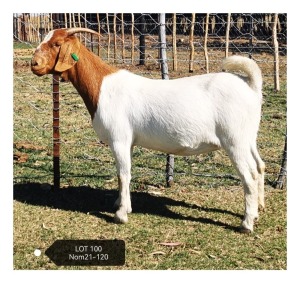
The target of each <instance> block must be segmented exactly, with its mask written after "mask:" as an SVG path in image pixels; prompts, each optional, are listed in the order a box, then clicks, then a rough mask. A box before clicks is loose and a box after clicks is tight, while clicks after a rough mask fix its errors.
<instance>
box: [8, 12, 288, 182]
mask: <svg viewBox="0 0 300 283" xmlns="http://www.w3.org/2000/svg"><path fill="white" fill-rule="evenodd" d="M13 17H14V21H13V23H14V27H13V28H14V99H15V103H14V113H15V114H14V124H15V125H16V126H15V130H14V142H15V149H16V151H17V152H18V154H19V155H20V156H19V155H18V154H17V155H16V156H15V160H16V161H17V162H18V160H20V158H21V155H22V148H24V147H25V148H26V146H27V147H28V148H29V149H27V150H29V151H30V150H31V151H34V152H36V151H39V148H43V150H40V151H43V152H46V154H45V156H42V157H41V156H40V155H39V154H37V155H36V156H37V160H34V161H33V162H32V163H30V164H31V165H30V166H27V167H30V168H29V170H27V171H26V174H23V173H22V169H18V170H19V171H18V172H16V173H17V174H15V176H18V177H17V180H23V179H26V180H34V179H38V178H40V177H41V176H46V177H45V178H44V182H46V181H47V178H48V179H49V181H50V180H52V179H51V169H50V168H49V166H50V165H49V162H48V161H49V158H50V157H51V154H50V152H51V150H52V96H51V94H52V86H51V84H52V78H51V77H49V76H48V77H42V78H40V79H37V78H36V77H34V76H33V75H32V74H31V72H30V68H29V65H30V63H29V62H30V59H31V56H32V53H33V50H34V48H35V47H36V46H37V45H38V44H39V43H40V42H41V41H42V40H43V38H44V37H45V35H46V34H47V33H48V32H49V31H50V30H52V29H53V28H61V27H63V28H69V27H86V28H90V29H93V30H95V31H97V32H98V33H99V34H100V36H99V37H98V36H96V35H92V34H84V33H82V34H80V35H78V36H79V37H80V39H81V41H82V42H83V43H84V44H85V45H86V46H87V47H88V48H89V49H90V50H91V51H93V52H94V53H96V54H97V55H99V56H101V58H102V59H103V60H105V61H107V62H108V63H109V64H113V65H115V66H117V67H120V68H125V69H128V70H130V71H132V72H134V73H137V74H141V75H143V76H147V77H151V78H161V77H162V74H161V65H160V60H161V58H160V52H159V51H160V38H159V28H160V21H159V14H113V13H108V14H95V13H94V14H83V13H64V14H29V13H23V14H14V16H13ZM165 17H166V25H165V29H166V54H167V63H168V70H169V77H170V79H173V78H177V77H183V76H189V75H195V74H203V73H208V72H219V71H221V70H220V64H221V61H222V59H223V58H224V57H226V56H229V55H232V54H240V55H244V56H248V57H251V58H253V59H254V60H255V61H256V62H257V63H258V65H259V66H260V67H261V69H262V72H263V80H264V90H265V89H267V90H271V92H273V90H274V93H275V91H279V89H283V92H284V91H285V89H286V79H287V78H286V67H287V63H286V62H287V60H286V54H287V15H286V14H276V15H275V14H180V13H177V14H166V15H165ZM60 92H61V97H62V99H61V108H62V109H63V110H62V117H61V121H62V125H61V131H62V133H61V135H62V140H61V146H62V152H63V154H62V158H63V159H62V177H64V178H65V179H66V180H68V182H72V181H71V179H72V178H74V177H76V175H78V173H74V172H75V171H74V170H73V168H74V167H76V166H83V168H91V167H93V166H94V165H92V164H94V163H95V171H97V166H99V163H101V162H102V163H103V156H102V153H101V158H100V157H99V147H100V149H101V148H102V147H104V146H103V145H99V142H98V140H97V138H96V135H94V134H93V130H92V129H91V126H90V118H89V115H88V112H87V111H86V110H85V108H84V105H83V103H82V101H81V100H80V98H79V97H78V95H77V92H76V90H75V89H74V88H73V87H72V86H71V85H70V84H63V83H62V84H61V85H60ZM280 97H282V96H278V99H279V100H280V101H279V103H281V104H284V100H285V98H284V97H282V100H281V98H280ZM284 107H285V106H284ZM264 113H265V115H266V116H265V117H266V120H268V119H269V117H271V118H272V117H273V118H274V117H275V119H279V118H278V117H279V116H280V117H281V118H282V119H285V117H286V114H285V113H284V112H283V110H282V109H281V110H278V109H268V108H266V109H265V112H264ZM276 117H277V118H276ZM281 118H280V119H281ZM285 127H286V123H285V121H284V122H283V123H281V126H278V123H277V124H276V121H275V122H274V131H275V132H276V135H277V136H278V138H279V139H281V142H280V144H278V143H277V144H276V142H275V143H274V144H273V143H272V141H270V140H268V139H267V138H266V139H265V138H264V139H263V141H261V143H264V144H263V145H262V147H265V148H268V147H270V146H271V147H273V148H275V147H276V156H275V157H274V156H272V158H271V157H270V158H269V156H267V157H266V163H267V168H271V169H270V170H269V173H268V174H269V175H270V177H269V178H270V180H271V181H274V180H276V179H277V177H278V174H279V172H280V171H281V170H280V166H281V163H282V162H281V161H282V156H281V154H282V151H283V148H284V140H285V133H286V130H285ZM29 133H30V134H29ZM70 148H76V150H75V151H72V150H70ZM71 152H72V156H71ZM139 152H140V150H138V153H136V154H139ZM27 153H28V152H27ZM69 153H70V154H69ZM74 153H75V156H74ZM106 154H108V153H105V155H106ZM143 154H144V155H145V158H146V159H147V158H150V156H151V155H153V154H154V155H155V156H156V157H157V158H159V159H160V160H161V161H160V162H161V163H163V162H165V161H164V160H165V156H164V155H162V154H157V153H153V152H151V151H150V152H148V151H147V150H146V151H143ZM210 158H211V159H213V158H216V157H214V155H211V157H210ZM219 158H221V159H223V158H224V156H223V155H221V156H219ZM25 159H26V158H25ZM104 159H107V164H106V165H107V166H104V167H103V168H102V169H101V172H102V173H101V174H103V176H112V175H113V174H114V173H115V171H114V170H115V169H114V167H113V163H112V161H110V158H109V157H108V155H107V156H106V157H105V156H104ZM147 160H148V159H147ZM201 160H202V159H201ZM214 161H216V160H214ZM82 162H84V163H86V165H82ZM180 162H181V163H183V164H184V166H183V167H186V168H187V169H186V170H185V171H184V170H181V171H180V172H177V174H190V173H191V172H192V173H194V174H195V176H196V175H197V174H198V175H201V174H202V175H208V174H209V173H208V172H202V173H201V174H200V173H199V172H200V171H201V170H200V171H199V172H198V171H197V172H198V173H197V172H195V171H193V170H191V169H188V168H189V167H190V166H192V167H193V164H194V163H195V162H196V159H193V158H182V160H181V161H179V163H180ZM226 162H227V161H226ZM226 162H225V163H226ZM27 163H28V162H27ZM161 163H160V164H161ZM268 163H269V166H268ZM24 164H25V165H24V166H26V162H24ZM24 166H23V167H24ZM200 166H201V165H200ZM175 168H176V165H175ZM27 169H28V168H27ZM136 170H137V171H136V173H135V174H136V175H137V176H139V180H140V179H143V177H142V176H143V175H144V174H145V172H144V170H143V169H140V172H138V170H139V169H136ZM226 170H228V172H229V173H228V174H227V173H226V174H227V175H228V176H232V174H231V171H230V170H231V169H228V168H227V169H226ZM175 171H176V170H175ZM76 172H77V171H76ZM91 172H93V170H91ZM90 174H92V173H90ZM90 174H79V175H80V176H79V177H80V178H81V179H82V182H83V183H85V181H86V180H85V178H88V177H89V176H90ZM146 174H150V175H151V174H152V175H153V176H155V177H154V178H162V179H164V169H162V165H155V164H153V166H152V171H151V170H150V171H148V172H147V173H146ZM175 174H176V173H175ZM84 176H85V177H84ZM218 176H222V174H221V173H220V174H219V175H218ZM71 177H72V178H71ZM107 178H108V179H109V178H110V177H107ZM89 183H90V179H89Z"/></svg>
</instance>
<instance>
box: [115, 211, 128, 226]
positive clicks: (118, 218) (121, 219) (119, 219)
mask: <svg viewBox="0 0 300 283" xmlns="http://www.w3.org/2000/svg"><path fill="white" fill-rule="evenodd" d="M114 220H115V223H120V224H125V223H127V222H128V217H127V214H124V212H122V211H120V210H118V211H117V212H116V214H115V217H114Z"/></svg>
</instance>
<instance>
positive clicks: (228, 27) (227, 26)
mask: <svg viewBox="0 0 300 283" xmlns="http://www.w3.org/2000/svg"><path fill="white" fill-rule="evenodd" d="M230 19H231V13H228V14H227V25H226V46H225V58H227V57H228V55H229V31H230Z"/></svg>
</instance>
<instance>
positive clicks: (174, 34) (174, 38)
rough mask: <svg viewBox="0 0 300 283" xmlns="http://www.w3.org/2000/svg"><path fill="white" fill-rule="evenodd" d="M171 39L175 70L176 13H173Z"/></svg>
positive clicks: (175, 68) (174, 67) (174, 68)
mask: <svg viewBox="0 0 300 283" xmlns="http://www.w3.org/2000/svg"><path fill="white" fill-rule="evenodd" d="M172 41H173V70H174V71H177V40H176V13H174V14H173V29H172Z"/></svg>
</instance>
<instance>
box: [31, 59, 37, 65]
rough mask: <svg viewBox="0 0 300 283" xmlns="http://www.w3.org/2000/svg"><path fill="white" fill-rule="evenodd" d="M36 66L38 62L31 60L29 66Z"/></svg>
mask: <svg viewBox="0 0 300 283" xmlns="http://www.w3.org/2000/svg"><path fill="white" fill-rule="evenodd" d="M37 65H38V62H37V61H36V60H35V59H32V60H31V66H32V67H34V66H37Z"/></svg>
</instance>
